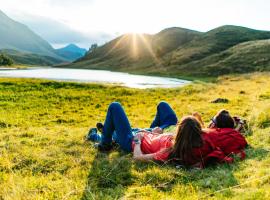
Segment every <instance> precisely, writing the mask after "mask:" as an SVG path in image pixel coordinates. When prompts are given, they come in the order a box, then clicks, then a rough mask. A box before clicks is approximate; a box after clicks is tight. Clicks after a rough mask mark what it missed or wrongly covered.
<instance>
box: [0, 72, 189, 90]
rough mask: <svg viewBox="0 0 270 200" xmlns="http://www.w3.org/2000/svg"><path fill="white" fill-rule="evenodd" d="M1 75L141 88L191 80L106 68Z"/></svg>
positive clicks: (173, 85) (176, 84)
mask: <svg viewBox="0 0 270 200" xmlns="http://www.w3.org/2000/svg"><path fill="white" fill-rule="evenodd" d="M0 77H18V78H41V79H52V80H60V81H74V82H98V83H111V84H118V85H123V86H126V87H131V88H141V89H144V88H155V87H161V88H172V87H179V86H183V85H185V84H187V83H189V81H185V80H181V79H175V78H163V77H155V76H142V75H133V74H128V73H121V72H111V71H105V70H87V69H59V68H31V69H23V70H22V69H20V70H17V69H13V70H1V69H0Z"/></svg>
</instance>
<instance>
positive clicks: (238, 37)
mask: <svg viewBox="0 0 270 200" xmlns="http://www.w3.org/2000/svg"><path fill="white" fill-rule="evenodd" d="M267 39H270V32H269V31H259V30H254V29H250V28H245V27H240V26H231V25H227V26H221V27H218V28H216V29H213V30H211V31H208V32H205V33H201V32H197V31H192V30H188V29H183V28H169V29H165V30H163V31H161V32H159V33H157V34H155V35H131V34H128V35H123V36H120V37H118V38H116V39H115V40H112V41H111V42H109V43H107V44H105V45H103V46H101V47H98V48H97V49H95V50H94V51H93V52H89V53H87V54H86V56H84V57H82V58H81V59H79V60H77V61H76V62H74V63H72V64H70V65H66V66H65V67H75V68H94V69H109V70H117V71H125V72H133V73H143V74H157V75H170V76H217V75H221V74H228V73H245V72H250V71H257V70H270V69H269V63H268V57H270V55H268V54H267V51H266V49H269V41H268V40H267ZM134 52H136V53H134ZM248 52H249V53H248ZM260 52H261V53H260ZM252 55H253V56H252Z"/></svg>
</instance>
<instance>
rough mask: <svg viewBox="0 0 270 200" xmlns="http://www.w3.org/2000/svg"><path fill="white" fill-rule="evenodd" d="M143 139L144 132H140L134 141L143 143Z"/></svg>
mask: <svg viewBox="0 0 270 200" xmlns="http://www.w3.org/2000/svg"><path fill="white" fill-rule="evenodd" d="M142 138H143V132H139V133H137V134H136V135H135V136H134V140H139V141H141V140H142Z"/></svg>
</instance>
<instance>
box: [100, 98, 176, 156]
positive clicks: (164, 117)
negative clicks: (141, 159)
mask: <svg viewBox="0 0 270 200" xmlns="http://www.w3.org/2000/svg"><path fill="white" fill-rule="evenodd" d="M176 123H177V117H176V114H175V112H174V111H173V109H172V108H171V107H170V106H169V104H168V103H166V102H164V101H162V102H160V103H159V104H158V106H157V113H156V116H155V119H154V121H153V122H152V124H151V126H150V128H154V127H157V126H158V127H161V128H162V129H164V128H166V127H168V126H170V125H176ZM139 130H140V129H132V128H131V126H130V123H129V120H128V118H127V116H126V113H125V111H124V109H123V107H122V106H121V104H120V103H118V102H113V103H111V104H110V106H109V108H108V112H107V116H106V120H105V123H104V127H103V133H102V135H101V143H103V144H111V142H112V138H113V139H114V140H115V142H116V143H118V144H119V145H120V147H121V149H123V150H125V151H128V152H131V151H132V148H131V144H132V140H133V137H134V134H136V133H137V132H138V131H139Z"/></svg>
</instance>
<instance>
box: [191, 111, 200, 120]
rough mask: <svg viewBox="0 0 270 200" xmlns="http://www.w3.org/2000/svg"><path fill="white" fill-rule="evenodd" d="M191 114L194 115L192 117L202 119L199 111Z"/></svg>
mask: <svg viewBox="0 0 270 200" xmlns="http://www.w3.org/2000/svg"><path fill="white" fill-rule="evenodd" d="M192 115H193V116H194V117H196V118H197V119H198V120H200V121H201V120H202V115H201V114H200V113H198V112H194V113H192Z"/></svg>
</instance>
